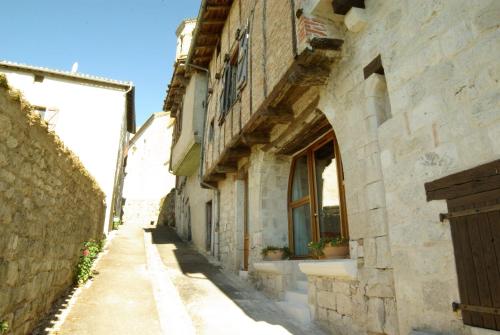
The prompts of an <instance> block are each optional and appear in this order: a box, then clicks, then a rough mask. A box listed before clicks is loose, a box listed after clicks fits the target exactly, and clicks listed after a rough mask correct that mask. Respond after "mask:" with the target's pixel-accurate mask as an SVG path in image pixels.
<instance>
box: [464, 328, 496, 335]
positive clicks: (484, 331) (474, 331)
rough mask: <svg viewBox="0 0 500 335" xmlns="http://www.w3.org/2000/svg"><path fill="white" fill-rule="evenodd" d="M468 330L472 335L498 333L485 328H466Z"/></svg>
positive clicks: (493, 334)
mask: <svg viewBox="0 0 500 335" xmlns="http://www.w3.org/2000/svg"><path fill="white" fill-rule="evenodd" d="M467 328H469V329H470V331H471V334H472V335H499V334H500V331H498V330H493V329H486V328H478V327H472V326H467Z"/></svg>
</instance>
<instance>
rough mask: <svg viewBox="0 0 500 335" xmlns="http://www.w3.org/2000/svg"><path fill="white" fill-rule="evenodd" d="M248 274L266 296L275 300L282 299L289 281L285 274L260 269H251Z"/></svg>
mask: <svg viewBox="0 0 500 335" xmlns="http://www.w3.org/2000/svg"><path fill="white" fill-rule="evenodd" d="M250 275H251V276H250V280H251V282H252V284H253V285H255V287H256V288H257V289H258V290H261V291H262V292H264V294H265V295H266V296H268V297H270V298H272V299H276V300H282V299H284V297H285V291H286V288H287V283H288V282H289V280H288V277H287V276H286V275H284V274H277V273H269V272H260V271H253V272H251V273H250Z"/></svg>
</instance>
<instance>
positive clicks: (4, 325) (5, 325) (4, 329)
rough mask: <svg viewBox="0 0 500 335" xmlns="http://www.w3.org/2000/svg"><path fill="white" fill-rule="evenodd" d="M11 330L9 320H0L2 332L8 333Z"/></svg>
mask: <svg viewBox="0 0 500 335" xmlns="http://www.w3.org/2000/svg"><path fill="white" fill-rule="evenodd" d="M8 331H9V324H8V323H7V321H5V320H2V321H0V334H6V333H7V332H8Z"/></svg>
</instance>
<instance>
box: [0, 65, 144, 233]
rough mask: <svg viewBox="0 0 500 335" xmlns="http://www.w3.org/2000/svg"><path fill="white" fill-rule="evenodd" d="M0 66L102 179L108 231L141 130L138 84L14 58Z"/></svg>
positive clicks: (119, 207)
mask: <svg viewBox="0 0 500 335" xmlns="http://www.w3.org/2000/svg"><path fill="white" fill-rule="evenodd" d="M0 72H1V73H4V74H5V76H6V77H7V79H8V81H9V84H10V85H11V86H12V87H13V88H15V89H18V90H20V91H21V92H22V94H23V95H24V97H25V98H26V99H27V100H28V101H29V102H30V103H31V104H32V105H33V106H34V109H35V110H36V111H37V112H38V114H39V115H40V116H41V117H42V118H43V119H44V120H45V121H46V122H47V123H48V126H49V129H50V130H52V131H54V132H55V133H56V134H57V135H58V136H59V137H60V138H61V140H62V141H63V142H64V144H65V145H66V146H68V148H70V149H71V150H72V151H73V152H74V153H75V154H76V155H77V156H78V157H79V158H80V160H81V161H82V163H83V165H84V166H85V168H86V169H87V170H88V171H89V172H90V173H91V174H92V176H94V178H95V179H96V180H97V182H98V184H99V186H100V187H101V189H102V190H103V191H104V193H105V195H106V216H105V223H104V232H105V233H107V232H108V231H109V229H110V228H111V225H110V222H111V221H112V218H113V216H114V215H115V216H120V215H121V209H122V201H121V192H122V186H123V177H124V171H123V163H124V157H125V151H126V145H127V142H128V136H129V134H130V133H134V132H135V111H134V86H133V84H132V83H128V82H122V81H116V80H109V79H104V78H100V77H94V76H88V75H84V74H80V73H75V72H65V71H58V70H51V69H47V68H40V67H33V66H28V65H22V64H16V63H10V62H0Z"/></svg>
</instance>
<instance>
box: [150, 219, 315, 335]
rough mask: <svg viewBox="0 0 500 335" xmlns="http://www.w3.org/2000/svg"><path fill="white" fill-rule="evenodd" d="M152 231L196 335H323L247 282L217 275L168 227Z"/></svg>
mask: <svg viewBox="0 0 500 335" xmlns="http://www.w3.org/2000/svg"><path fill="white" fill-rule="evenodd" d="M151 232H152V237H153V243H154V244H155V245H156V246H157V249H158V251H159V254H160V256H161V258H162V260H163V263H164V264H165V266H166V268H167V273H168V275H169V277H170V279H171V280H172V282H173V283H174V285H175V287H176V288H177V290H178V292H179V295H180V297H181V299H182V301H183V303H184V305H185V307H186V309H187V312H188V313H189V315H190V317H191V319H192V322H193V325H194V327H195V330H196V334H211V335H212V334H213V335H223V334H231V335H234V334H259V335H261V334H273V335H274V334H276V335H277V334H318V335H319V334H324V333H323V331H321V330H320V329H319V328H317V327H315V326H313V325H309V326H304V325H301V324H299V323H297V322H296V321H295V320H291V319H290V317H289V316H288V315H287V314H285V312H283V310H282V309H281V308H279V306H278V305H277V304H276V303H275V302H273V301H272V300H270V299H267V298H266V297H265V296H264V295H263V294H262V293H261V292H259V291H257V290H255V289H254V288H252V287H251V286H250V284H248V283H247V282H245V281H243V280H241V279H240V278H238V277H236V276H234V277H233V276H231V275H227V274H225V273H222V272H221V271H220V269H219V268H217V267H216V266H214V265H212V264H210V263H209V262H208V261H207V260H206V258H204V257H203V256H202V255H200V254H199V253H198V252H197V251H196V250H194V249H193V248H192V247H190V246H189V245H188V244H186V243H183V242H182V241H180V240H179V238H178V237H177V235H176V234H175V233H174V232H173V231H172V230H171V229H169V228H167V227H157V228H155V229H152V230H151Z"/></svg>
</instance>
